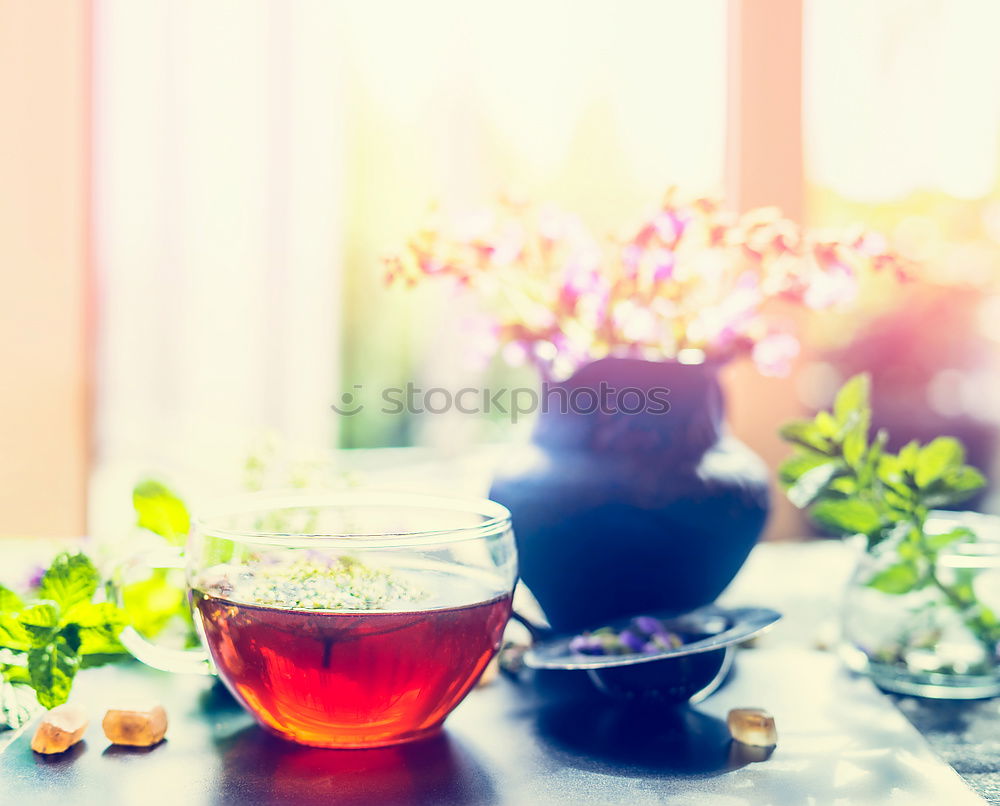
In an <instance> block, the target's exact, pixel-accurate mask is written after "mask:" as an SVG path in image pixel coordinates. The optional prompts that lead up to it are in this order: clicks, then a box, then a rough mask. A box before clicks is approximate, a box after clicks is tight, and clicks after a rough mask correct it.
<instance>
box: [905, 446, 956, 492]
mask: <svg viewBox="0 0 1000 806" xmlns="http://www.w3.org/2000/svg"><path fill="white" fill-rule="evenodd" d="M964 464H965V449H964V448H963V447H962V443H960V442H959V441H958V440H957V439H954V438H953V437H938V438H937V439H935V440H932V441H931V442H929V443H927V444H926V445H925V446H924V447H923V448H921V449H920V454H919V456H918V457H917V466H916V471H915V473H914V481H916V483H917V486H918V487H927V486H928V485H930V484H931V483H933V482H935V481H937V480H938V479H939V478H941V477H942V476H943V475H944V473H945V471H946V470H950V469H952V468H957V467H961V466H962V465H964Z"/></svg>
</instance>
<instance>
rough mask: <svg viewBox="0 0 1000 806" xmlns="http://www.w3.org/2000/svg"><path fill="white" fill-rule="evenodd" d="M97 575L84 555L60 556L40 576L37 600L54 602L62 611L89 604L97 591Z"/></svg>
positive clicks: (92, 565)
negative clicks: (81, 604)
mask: <svg viewBox="0 0 1000 806" xmlns="http://www.w3.org/2000/svg"><path fill="white" fill-rule="evenodd" d="M98 581H99V575H98V573H97V569H96V568H95V567H94V564H93V563H92V562H91V561H90V559H89V558H88V557H87V556H86V555H85V554H60V555H59V556H58V557H56V558H55V559H54V560H53V561H52V565H50V566H49V569H48V570H47V571H46V572H45V574H44V575H43V576H42V581H41V583H39V585H38V598H39V599H48V600H50V601H53V602H55V603H56V604H57V605H59V607H61V608H62V609H63V610H64V611H68V610H69V609H70V608H72V607H73V605H76V604H79V603H80V602H89V601H90V600H91V598H93V596H94V592H95V591H96V590H97V583H98Z"/></svg>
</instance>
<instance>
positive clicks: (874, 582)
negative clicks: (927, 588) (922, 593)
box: [868, 562, 920, 595]
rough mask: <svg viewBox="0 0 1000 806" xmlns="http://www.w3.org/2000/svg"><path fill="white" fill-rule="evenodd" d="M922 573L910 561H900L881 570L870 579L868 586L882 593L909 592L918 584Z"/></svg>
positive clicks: (896, 593)
mask: <svg viewBox="0 0 1000 806" xmlns="http://www.w3.org/2000/svg"><path fill="white" fill-rule="evenodd" d="M919 580H920V575H919V574H918V573H917V569H916V568H914V567H913V565H911V564H910V563H908V562H899V563H895V564H894V565H890V566H889V567H888V568H885V569H883V570H881V571H879V572H878V573H877V574H876V575H875V576H874V577H872V578H871V579H870V580H869V581H868V587H869V588H874V589H875V590H877V591H882V593H891V594H895V595H898V594H901V593H909V592H910V591H911V590H913V589H914V588H915V587H916V586H917V582H919Z"/></svg>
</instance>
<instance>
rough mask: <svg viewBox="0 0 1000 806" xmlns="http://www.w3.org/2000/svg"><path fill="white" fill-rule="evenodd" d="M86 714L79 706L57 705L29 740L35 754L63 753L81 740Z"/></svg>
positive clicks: (85, 723)
mask: <svg viewBox="0 0 1000 806" xmlns="http://www.w3.org/2000/svg"><path fill="white" fill-rule="evenodd" d="M87 724H88V722H87V713H86V711H84V710H83V709H82V708H81V707H80V706H79V705H57V706H56V707H55V708H53V709H52V710H51V711H49V712H48V713H47V714H46V715H45V716H44V717H42V722H41V724H40V725H39V726H38V730H36V731H35V735H34V737H33V738H32V739H31V749H32V750H34V751H35V752H36V753H45V754H50V753H64V752H65V751H67V750H69V749H70V748H71V747H72V746H73V745H74V744H76V743H77V742H78V741H80V739H82V738H83V734H84V733H85V732H86V730H87Z"/></svg>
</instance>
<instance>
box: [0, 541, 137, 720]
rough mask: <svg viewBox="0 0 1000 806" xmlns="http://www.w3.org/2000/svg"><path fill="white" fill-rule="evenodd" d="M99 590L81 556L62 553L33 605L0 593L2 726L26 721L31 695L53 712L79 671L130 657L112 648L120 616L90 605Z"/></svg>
mask: <svg viewBox="0 0 1000 806" xmlns="http://www.w3.org/2000/svg"><path fill="white" fill-rule="evenodd" d="M99 582H100V576H99V574H98V572H97V569H96V568H95V567H94V564H93V563H92V562H91V561H90V559H89V558H87V557H86V555H84V554H69V553H63V554H60V555H58V556H57V557H56V558H55V560H53V562H52V565H51V566H50V567H49V569H48V570H47V571H46V572H45V574H44V575H43V576H42V579H41V582H40V583H39V585H38V588H37V590H36V591H35V592H34V596H33V598H31V599H29V600H27V601H26V600H25V599H23V598H22V597H21V596H20V595H18V594H17V593H15V592H14V591H12V590H10V589H8V588H5V587H2V586H0V679H2V682H0V723H2V724H6V725H7V726H10V727H17V726H18V725H19V724H20V723H21V722H23V721H24V720H25V719H26V718H27V716H28V715H29V713H30V709H29V707H28V701H27V699H26V697H25V695H26V692H27V691H28V690H29V689H31V690H33V691H34V694H35V698H36V699H37V701H38V702H39V703H40V704H41V705H43V706H44V707H46V708H54V707H55V706H57V705H60V704H62V703H64V702H66V700H67V698H68V697H69V693H70V689H71V688H72V686H73V680H74V678H75V677H76V674H77V672H78V671H80V670H81V669H87V668H90V667H92V666H100V665H102V664H104V663H108V662H111V661H116V660H120V659H122V658H125V657H128V653H127V651H126V649H125V647H124V646H122V644H121V642H120V641H119V640H118V635H119V633H120V632H121V630H122V628H123V627H124V626H125V624H126V618H125V614H124V613H123V612H122V611H121V610H120V609H119V608H118V607H117V606H116V605H114V604H113V603H111V602H94V601H93V598H94V594H95V593H96V592H97V588H98V585H99Z"/></svg>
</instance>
